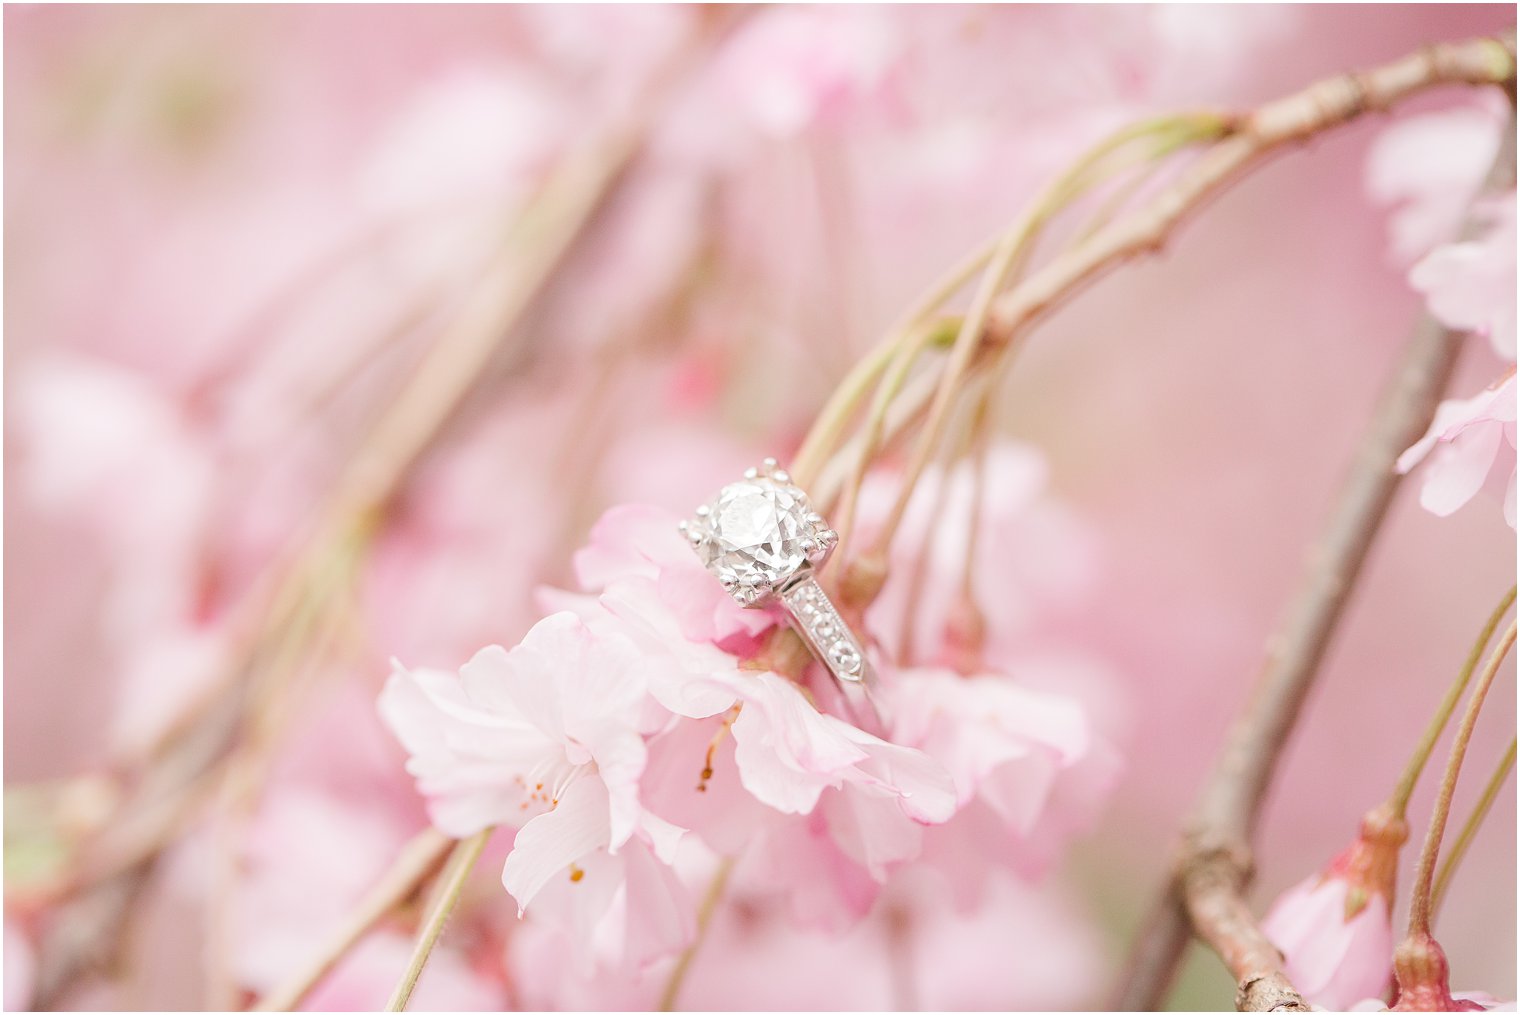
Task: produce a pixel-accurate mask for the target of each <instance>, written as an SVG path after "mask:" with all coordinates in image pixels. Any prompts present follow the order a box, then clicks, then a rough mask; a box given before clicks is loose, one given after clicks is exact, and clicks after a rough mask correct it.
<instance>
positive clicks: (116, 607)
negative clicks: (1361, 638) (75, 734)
mask: <svg viewBox="0 0 1520 1015" xmlns="http://www.w3.org/2000/svg"><path fill="white" fill-rule="evenodd" d="M13 384H14V385H15V387H14V389H13V390H14V392H15V398H14V402H13V406H14V408H13V409H12V412H13V413H14V415H13V419H14V420H15V425H16V432H17V433H18V434H19V438H18V443H19V445H20V457H21V460H22V462H23V463H24V468H25V470H26V471H25V472H24V473H23V478H22V483H21V487H22V489H23V490H24V491H25V495H26V496H31V497H35V498H36V499H37V500H38V502H39V504H41V505H42V506H43V507H44V508H46V509H47V510H48V511H50V512H55V513H57V514H59V515H62V516H64V517H67V518H70V519H73V520H74V521H75V522H76V524H79V525H80V526H81V527H82V529H83V531H84V532H86V533H87V534H88V536H89V538H91V539H92V540H94V541H95V543H96V545H97V546H98V547H99V550H100V552H101V553H102V554H103V556H104V557H105V558H106V560H107V561H108V567H109V569H110V573H109V575H108V592H107V595H106V601H105V604H104V611H103V615H102V618H101V624H102V628H103V630H102V631H101V634H102V636H103V637H104V638H105V640H106V641H107V643H108V644H109V645H110V646H111V647H112V649H113V650H114V651H116V652H119V653H120V657H121V659H122V668H121V674H120V678H119V682H118V684H117V687H116V688H115V693H116V695H117V700H118V702H119V707H118V709H117V710H116V713H115V730H114V735H115V738H116V740H117V742H118V743H119V744H120V745H121V746H122V747H127V748H132V747H139V746H141V745H143V744H145V743H148V742H150V741H151V740H152V739H153V738H155V737H156V736H157V735H158V734H159V733H161V732H162V731H163V730H164V729H165V728H167V727H168V726H169V725H170V723H172V722H173V720H174V719H175V718H176V717H177V716H178V715H179V713H180V711H181V710H182V708H183V707H184V705H185V703H186V702H187V701H188V700H192V699H193V698H194V696H195V694H196V693H197V692H199V691H201V690H204V689H205V687H206V686H207V684H208V682H209V678H210V677H211V676H212V675H214V673H215V672H216V668H217V665H218V664H219V662H220V661H221V660H222V659H223V657H224V654H225V652H226V643H225V635H224V633H223V632H222V631H221V630H220V629H219V628H218V627H217V626H216V624H215V623H214V620H215V616H214V614H215V612H216V609H217V606H216V604H215V597H216V593H215V589H214V587H213V577H214V564H213V558H212V554H211V547H212V544H213V539H214V536H213V533H212V532H211V529H210V522H211V516H210V509H211V491H212V477H213V469H214V468H215V460H214V456H213V451H212V448H211V446H210V444H209V442H208V441H207V440H206V437H205V435H204V433H203V432H202V431H201V430H200V428H199V427H198V426H197V424H196V422H195V421H194V420H193V419H191V418H190V415H189V413H188V412H187V411H186V410H185V408H184V407H183V406H181V405H179V404H177V403H176V402H175V401H174V400H173V399H172V398H171V397H170V396H169V395H167V394H166V393H165V392H162V391H159V390H157V389H155V387H154V386H153V384H152V383H151V382H150V381H149V380H147V379H146V378H144V377H142V376H140V375H138V374H134V373H132V372H131V371H127V370H124V369H121V368H119V367H115V366H113V365H111V364H108V363H105V362H102V361H97V360H90V359H86V358H83V357H54V358H52V359H47V360H39V361H34V362H33V363H32V364H30V365H29V367H28V368H27V369H26V370H24V371H22V376H21V377H19V378H18V379H16V380H15V381H14V382H13Z"/></svg>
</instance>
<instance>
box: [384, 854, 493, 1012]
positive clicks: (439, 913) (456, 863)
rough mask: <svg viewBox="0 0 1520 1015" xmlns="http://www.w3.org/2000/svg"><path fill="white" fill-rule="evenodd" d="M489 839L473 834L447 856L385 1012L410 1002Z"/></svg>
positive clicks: (397, 1008)
mask: <svg viewBox="0 0 1520 1015" xmlns="http://www.w3.org/2000/svg"><path fill="white" fill-rule="evenodd" d="M490 838H491V829H489V828H487V829H484V830H482V831H479V832H476V833H475V834H474V835H472V836H471V837H470V838H468V839H463V840H461V841H460V843H459V845H457V846H455V847H454V851H453V852H452V853H450V854H449V859H448V865H447V866H446V867H445V868H444V871H443V880H442V881H441V882H440V883H439V887H438V893H437V899H436V900H435V901H434V902H433V906H432V909H431V910H429V912H428V914H427V918H426V919H424V920H423V921H422V928H421V929H420V930H419V931H418V932H417V945H416V947H415V948H413V949H412V958H411V961H409V962H408V963H407V966H406V972H404V973H402V974H401V980H400V982H399V983H397V984H396V989H395V991H394V992H393V993H392V994H391V999H390V1001H389V1002H387V1003H386V1006H385V1010H386V1011H406V1005H407V1002H408V1001H410V1000H411V999H412V991H413V990H414V989H416V986H417V979H418V978H419V977H420V976H422V971H423V970H424V969H425V968H427V963H428V959H429V958H431V957H432V954H433V946H434V945H436V944H437V943H438V939H439V938H440V937H442V936H443V927H444V925H445V924H446V923H448V922H449V914H450V913H452V912H453V911H454V907H455V906H456V905H458V903H459V896H460V894H461V893H462V892H463V891H464V884H465V882H466V881H467V880H469V877H470V871H471V870H472V869H473V868H474V867H475V861H477V860H479V859H480V854H481V853H482V852H484V851H485V848H486V840H488V839H490Z"/></svg>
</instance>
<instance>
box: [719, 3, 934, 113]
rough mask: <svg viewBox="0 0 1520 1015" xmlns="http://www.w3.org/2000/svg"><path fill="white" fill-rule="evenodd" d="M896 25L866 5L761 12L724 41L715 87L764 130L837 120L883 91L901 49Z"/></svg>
mask: <svg viewBox="0 0 1520 1015" xmlns="http://www.w3.org/2000/svg"><path fill="white" fill-rule="evenodd" d="M900 33H901V29H900V28H899V27H898V25H897V24H896V23H895V22H894V20H893V19H890V18H886V17H883V16H882V12H880V11H878V10H875V9H872V8H855V9H851V8H835V7H812V8H808V7H797V8H776V9H774V10H768V11H763V12H760V13H759V14H757V15H755V16H754V17H753V18H752V22H751V24H749V25H747V26H745V28H744V29H743V30H742V31H741V32H740V33H739V34H738V36H737V37H736V38H735V39H734V41H733V42H732V43H731V44H730V46H729V48H728V50H727V52H726V53H725V54H724V56H723V60H722V62H721V63H720V65H719V68H718V71H717V78H718V81H719V83H720V85H719V86H720V87H722V88H726V89H728V90H730V91H731V93H732V94H733V95H734V97H735V98H737V99H738V102H739V107H740V108H741V109H742V110H743V111H744V112H745V114H747V115H748V116H749V117H750V118H751V119H752V120H753V122H754V123H755V124H756V125H757V126H758V127H759V128H760V129H761V130H763V131H765V132H766V133H770V134H775V135H778V136H787V135H793V134H798V133H801V132H803V131H805V130H807V129H808V128H810V127H813V126H825V125H830V124H838V123H839V122H841V121H842V120H843V119H844V118H845V117H846V116H847V115H848V114H849V113H850V112H852V111H854V110H858V109H859V108H860V107H861V106H862V105H864V104H865V103H867V102H871V101H880V100H881V99H882V98H884V97H885V96H886V95H888V94H889V90H890V87H891V72H892V70H893V67H894V65H895V62H896V61H897V59H898V58H899V57H900V56H901V54H902V52H903V49H904V40H903V39H902V38H901V34H900Z"/></svg>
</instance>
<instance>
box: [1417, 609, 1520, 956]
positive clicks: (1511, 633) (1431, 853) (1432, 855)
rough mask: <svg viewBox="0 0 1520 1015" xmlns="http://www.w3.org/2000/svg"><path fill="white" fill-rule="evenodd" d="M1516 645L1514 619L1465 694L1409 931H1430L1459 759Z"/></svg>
mask: <svg viewBox="0 0 1520 1015" xmlns="http://www.w3.org/2000/svg"><path fill="white" fill-rule="evenodd" d="M1514 646H1515V621H1513V620H1511V621H1510V622H1509V627H1508V628H1506V629H1505V631H1504V633H1503V634H1501V635H1500V636H1499V641H1498V644H1496V645H1495V646H1494V650H1493V651H1492V652H1491V653H1489V656H1488V661H1487V662H1485V663H1484V664H1483V670H1482V672H1481V673H1479V674H1478V681H1477V683H1475V684H1474V685H1473V689H1472V694H1470V695H1468V698H1467V708H1466V709H1464V710H1463V713H1462V721H1461V722H1460V723H1458V724H1457V732H1456V735H1455V736H1454V737H1452V741H1451V751H1450V752H1449V753H1448V754H1447V758H1446V771H1445V772H1444V773H1443V774H1442V778H1441V787H1440V789H1439V790H1438V791H1437V792H1436V802H1435V805H1434V806H1433V807H1432V808H1431V812H1430V825H1429V827H1428V828H1427V829H1426V830H1425V844H1424V845H1423V846H1422V847H1421V849H1420V859H1419V862H1418V863H1417V864H1416V865H1415V872H1414V886H1413V888H1412V889H1411V890H1410V891H1411V895H1410V902H1409V934H1410V936H1411V937H1414V936H1416V935H1421V936H1428V935H1429V934H1430V919H1431V912H1432V910H1433V908H1434V906H1433V900H1432V894H1433V893H1432V890H1431V889H1432V886H1433V884H1434V882H1435V876H1436V860H1437V859H1438V858H1439V856H1440V852H1441V838H1442V836H1444V835H1445V834H1446V819H1447V818H1448V817H1450V816H1451V801H1452V797H1453V796H1454V795H1455V794H1456V792H1457V777H1458V776H1459V775H1460V774H1461V772H1462V762H1463V760H1464V759H1465V758H1466V757H1467V745H1468V744H1469V743H1471V742H1472V735H1473V729H1474V728H1475V727H1476V726H1477V724H1478V714H1479V713H1480V712H1482V711H1483V702H1484V700H1485V699H1487V697H1488V689H1489V688H1490V687H1492V686H1493V683H1494V678H1495V677H1496V676H1497V675H1498V673H1499V667H1500V666H1501V665H1503V663H1504V657H1505V656H1506V655H1508V654H1509V650H1510V649H1511V648H1514Z"/></svg>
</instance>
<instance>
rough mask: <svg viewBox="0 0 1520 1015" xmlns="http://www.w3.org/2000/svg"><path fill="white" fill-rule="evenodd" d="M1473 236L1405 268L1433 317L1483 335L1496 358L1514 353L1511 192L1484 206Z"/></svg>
mask: <svg viewBox="0 0 1520 1015" xmlns="http://www.w3.org/2000/svg"><path fill="white" fill-rule="evenodd" d="M1484 218H1485V219H1486V220H1487V224H1488V228H1487V229H1486V230H1485V231H1484V232H1483V234H1482V236H1481V237H1480V238H1478V239H1476V240H1468V241H1464V242H1460V243H1448V244H1446V245H1445V246H1443V247H1437V248H1436V249H1435V250H1433V251H1431V252H1430V253H1429V254H1428V255H1426V257H1425V259H1424V260H1422V261H1420V263H1419V264H1416V265H1415V266H1414V267H1413V268H1411V269H1410V271H1409V284H1410V285H1412V286H1414V288H1415V289H1416V290H1418V291H1419V292H1422V293H1424V294H1425V301H1426V303H1427V305H1428V306H1429V307H1430V312H1431V314H1432V315H1433V316H1434V317H1435V318H1436V320H1438V321H1440V322H1442V323H1443V324H1445V325H1447V326H1448V327H1451V328H1457V329H1460V330H1462V331H1472V332H1476V333H1477V334H1480V335H1484V336H1486V337H1487V338H1488V340H1489V342H1490V343H1492V344H1493V347H1494V352H1495V353H1496V354H1498V356H1499V358H1500V359H1504V360H1508V361H1510V362H1514V359H1515V195H1514V194H1513V193H1510V194H1508V195H1506V196H1505V197H1503V198H1499V199H1496V200H1495V201H1493V202H1492V203H1491V204H1489V205H1488V206H1487V207H1486V208H1485V209H1484Z"/></svg>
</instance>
